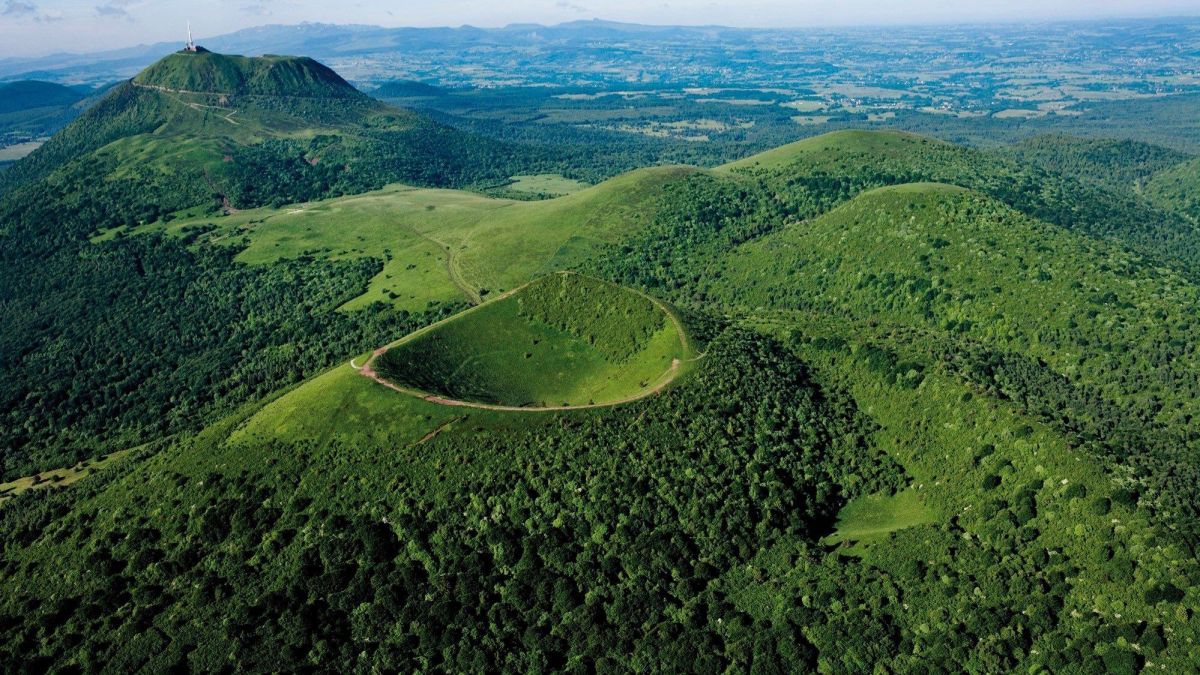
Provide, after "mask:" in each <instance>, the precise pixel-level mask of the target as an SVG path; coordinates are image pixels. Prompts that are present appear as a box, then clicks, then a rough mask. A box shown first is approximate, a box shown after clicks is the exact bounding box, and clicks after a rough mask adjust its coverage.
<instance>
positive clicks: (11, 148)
mask: <svg viewBox="0 0 1200 675" xmlns="http://www.w3.org/2000/svg"><path fill="white" fill-rule="evenodd" d="M42 143H45V141H28V142H26V143H17V144H15V145H8V146H4V147H0V162H15V161H17V160H18V159H21V158H22V157H24V156H25V155H28V154H29V153H31V152H33V151H34V150H37V149H38V148H40V147H42Z"/></svg>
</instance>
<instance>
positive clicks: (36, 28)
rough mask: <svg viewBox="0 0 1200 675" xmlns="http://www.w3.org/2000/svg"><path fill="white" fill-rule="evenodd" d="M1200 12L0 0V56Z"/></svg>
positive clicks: (854, 2) (484, 0) (1090, 5)
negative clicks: (685, 27)
mask: <svg viewBox="0 0 1200 675" xmlns="http://www.w3.org/2000/svg"><path fill="white" fill-rule="evenodd" d="M1196 14H1200V0H1141V1H1130V0H893V1H890V2H889V1H887V0H744V1H742V2H735V1H733V0H605V1H603V2H601V1H599V0H503V1H502V2H497V1H496V0H432V1H431V0H390V1H388V0H192V1H190V2H180V1H178V0H0V57H5V56H32V55H40V54H47V53H51V52H57V51H71V52H89V51H96V50H101V49H111V48H117V47H127V46H132V45H136V44H140V43H151V42H160V41H163V40H181V39H182V37H183V33H184V27H185V23H186V22H187V21H188V20H191V22H192V25H193V27H194V30H195V32H196V35H197V36H198V37H203V36H205V35H219V34H222V33H229V32H232V31H235V30H238V29H240V28H247V27H250V26H257V25H262V24H267V23H300V22H302V21H314V22H327V23H361V24H375V25H382V26H458V25H462V24H471V25H475V26H500V25H504V24H507V23H517V22H537V23H558V22H562V21H572V20H576V19H592V18H602V19H609V20H614V21H631V22H639V23H660V24H661V23H671V24H706V23H707V24H723V25H734V26H773V27H778V26H797V27H803V26H831V25H832V26H837V25H861V24H872V25H877V24H895V23H964V22H975V21H1023V20H1048V19H1066V18H1069V19H1081V18H1102V17H1115V16H1130V17H1134V16H1139V17H1140V16H1167V15H1196Z"/></svg>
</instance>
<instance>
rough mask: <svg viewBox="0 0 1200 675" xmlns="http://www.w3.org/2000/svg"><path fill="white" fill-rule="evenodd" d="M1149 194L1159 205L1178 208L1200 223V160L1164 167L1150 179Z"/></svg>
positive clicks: (1147, 188)
mask: <svg viewBox="0 0 1200 675" xmlns="http://www.w3.org/2000/svg"><path fill="white" fill-rule="evenodd" d="M1146 193H1147V195H1148V196H1149V197H1150V198H1151V199H1153V200H1154V201H1155V202H1156V203H1158V204H1159V205H1161V206H1163V207H1165V208H1170V209H1176V210H1178V211H1180V212H1182V213H1184V214H1186V215H1187V217H1189V218H1191V219H1192V222H1195V223H1200V160H1192V161H1190V162H1184V163H1181V164H1178V165H1176V166H1174V167H1171V168H1168V169H1163V170H1162V171H1159V172H1158V173H1156V174H1154V176H1153V177H1152V178H1151V179H1150V181H1149V184H1148V185H1147V186H1146Z"/></svg>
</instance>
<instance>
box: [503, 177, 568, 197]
mask: <svg viewBox="0 0 1200 675" xmlns="http://www.w3.org/2000/svg"><path fill="white" fill-rule="evenodd" d="M512 181H513V182H512V183H511V184H510V185H508V189H509V190H512V191H514V192H526V193H529V194H535V195H554V196H563V195H569V194H574V193H576V192H579V191H580V190H583V189H585V188H586V187H588V184H587V183H584V182H581V181H577V180H575V179H573V178H567V177H566V176H563V175H561V174H557V173H539V174H534V175H520V176H513V177H512Z"/></svg>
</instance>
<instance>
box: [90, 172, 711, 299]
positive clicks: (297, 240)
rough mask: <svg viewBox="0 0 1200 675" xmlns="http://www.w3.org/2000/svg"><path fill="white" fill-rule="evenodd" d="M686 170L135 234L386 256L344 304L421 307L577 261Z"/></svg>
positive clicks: (411, 193)
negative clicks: (519, 194)
mask: <svg viewBox="0 0 1200 675" xmlns="http://www.w3.org/2000/svg"><path fill="white" fill-rule="evenodd" d="M691 171H694V170H693V169H687V168H683V167H665V168H654V169H642V170H638V171H634V172H630V173H628V174H624V175H621V176H618V177H616V178H613V179H611V180H609V181H606V182H604V183H601V184H600V185H596V186H593V187H590V188H587V189H585V190H581V191H579V192H577V193H574V194H572V195H569V196H566V197H560V198H558V199H552V200H546V201H538V202H521V201H511V200H503V199H491V198H488V197H484V196H482V195H478V194H474V193H470V192H463V191H458V190H432V189H416V188H409V187H405V186H398V185H397V186H389V187H387V188H384V189H383V190H378V191H376V192H371V193H367V194H364V195H356V196H353V197H343V198H339V199H332V200H326V201H322V202H315V203H310V204H297V205H291V206H287V207H284V208H281V209H270V208H262V209H252V210H247V211H240V212H238V213H236V214H234V215H231V216H225V217H216V216H211V215H207V214H203V213H184V214H181V217H179V218H177V219H175V220H172V221H171V222H169V223H162V222H159V223H153V224H150V225H147V226H144V227H141V228H137V229H136V230H134V231H133V232H143V231H158V230H165V231H167V232H169V233H173V234H177V235H180V236H186V235H187V234H188V233H189V232H191V231H194V230H195V228H197V227H206V226H208V225H209V224H211V225H213V226H215V229H213V230H212V231H211V232H210V233H208V234H206V235H205V238H206V239H207V240H209V241H215V242H222V243H227V244H230V245H238V246H245V250H244V251H242V253H241V254H240V255H239V258H238V259H239V260H241V261H243V262H246V263H250V264H266V263H270V262H273V261H275V260H279V259H281V258H294V257H297V256H299V255H305V254H307V255H313V256H318V257H328V258H343V257H359V256H370V257H376V258H381V259H383V260H384V261H385V265H384V269H383V271H381V272H380V273H379V275H378V276H376V277H375V278H374V279H372V280H371V285H370V287H369V288H368V289H367V291H366V292H365V293H364V294H363V295H362V296H360V297H358V298H355V299H354V300H352V301H350V302H349V303H347V305H346V309H357V308H361V307H365V306H367V305H369V304H370V303H371V302H374V301H381V302H387V303H391V304H394V305H396V306H397V307H400V308H403V309H409V310H416V309H423V308H425V307H426V306H427V305H428V304H429V303H430V302H445V301H449V300H458V299H462V298H463V297H464V296H465V297H466V298H467V299H468V300H476V301H477V300H479V299H480V298H481V297H484V298H485V297H486V296H487V295H488V294H495V293H501V292H504V291H506V290H510V289H512V288H515V287H517V286H519V285H520V284H522V283H525V282H526V281H529V280H530V279H532V278H533V277H535V276H538V275H541V274H547V273H549V272H553V271H556V270H560V269H568V268H571V267H573V266H576V265H578V264H579V263H580V262H582V261H583V260H585V259H586V258H587V257H588V256H591V255H595V254H596V253H597V252H598V250H599V247H600V246H602V245H604V244H606V243H611V242H614V241H617V240H618V239H619V238H620V237H622V236H623V235H626V234H628V233H630V232H632V231H633V230H635V229H636V228H637V227H638V226H639V225H640V224H641V223H644V222H646V220H647V219H649V218H652V217H653V209H652V203H653V201H654V199H655V198H656V196H657V194H658V192H659V191H660V190H661V188H662V186H663V185H664V184H666V183H667V182H669V181H672V180H676V179H678V178H680V177H682V176H685V175H687V174H688V173H689V172H691ZM116 234H117V232H116V231H113V232H109V233H107V234H106V235H105V237H111V236H115V235H116ZM393 296H394V297H393Z"/></svg>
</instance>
